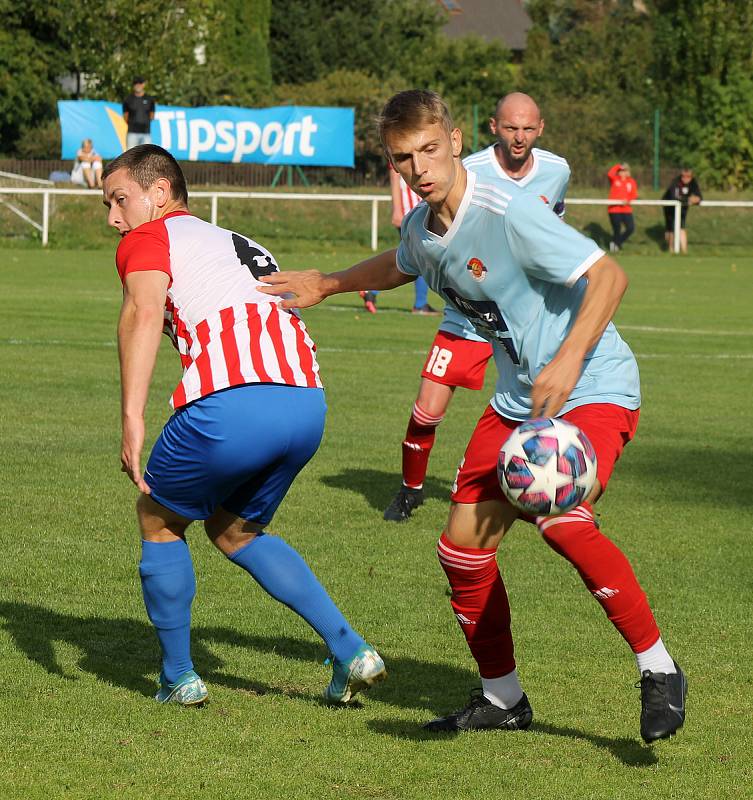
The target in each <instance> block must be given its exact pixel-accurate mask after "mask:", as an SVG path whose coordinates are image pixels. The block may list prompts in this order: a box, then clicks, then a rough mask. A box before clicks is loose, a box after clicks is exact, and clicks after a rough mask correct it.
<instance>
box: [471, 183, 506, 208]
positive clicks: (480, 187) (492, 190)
mask: <svg viewBox="0 0 753 800" xmlns="http://www.w3.org/2000/svg"><path fill="white" fill-rule="evenodd" d="M474 191H476V192H479V191H484V192H486V193H487V194H492V195H495V196H496V197H497V199H499V200H502V201H504V202H505V203H509V202H510V200H512V195H511V194H507V192H503V191H502V190H501V189H500V188H499V187H498V186H494V185H493V184H491V183H482V182H481V181H478V182H477V183H476V185H475V187H474Z"/></svg>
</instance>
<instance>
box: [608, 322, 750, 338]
mask: <svg viewBox="0 0 753 800" xmlns="http://www.w3.org/2000/svg"><path fill="white" fill-rule="evenodd" d="M617 330H620V331H639V332H641V333H676V334H679V335H681V336H753V331H706V330H700V329H698V328H654V327H652V326H651V325H623V324H621V323H620V324H618V325H617Z"/></svg>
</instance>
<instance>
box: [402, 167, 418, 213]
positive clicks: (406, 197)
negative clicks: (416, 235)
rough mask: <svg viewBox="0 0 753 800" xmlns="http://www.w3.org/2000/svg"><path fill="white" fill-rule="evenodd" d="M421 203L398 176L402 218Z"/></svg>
mask: <svg viewBox="0 0 753 800" xmlns="http://www.w3.org/2000/svg"><path fill="white" fill-rule="evenodd" d="M420 202H421V198H420V197H419V196H418V195H417V194H416V193H415V192H414V191H413V189H411V188H410V186H408V184H407V183H406V182H405V181H404V180H403V177H402V175H401V176H400V203H401V205H402V208H403V216H405V215H406V214H407V213H408V212H409V211H410V210H411V209H412V208H415V207H416V206H417V205H418V204H419V203H420Z"/></svg>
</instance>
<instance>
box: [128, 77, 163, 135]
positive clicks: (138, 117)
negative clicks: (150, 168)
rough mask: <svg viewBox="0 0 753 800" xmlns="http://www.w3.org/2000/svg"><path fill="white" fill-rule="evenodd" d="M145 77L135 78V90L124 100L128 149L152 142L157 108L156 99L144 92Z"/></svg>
mask: <svg viewBox="0 0 753 800" xmlns="http://www.w3.org/2000/svg"><path fill="white" fill-rule="evenodd" d="M144 84H145V81H144V79H143V78H142V77H141V76H140V75H137V76H136V77H135V78H134V79H133V91H132V92H131V94H129V95H128V97H126V99H125V100H123V119H124V120H125V121H126V124H127V125H128V135H127V136H126V150H130V149H131V148H132V147H135V146H136V145H137V144H151V142H152V135H151V133H150V130H151V122H152V120H153V119H154V111H155V109H156V108H157V105H156V103H155V100H154V98H153V97H151V96H150V95H148V94H145V93H144Z"/></svg>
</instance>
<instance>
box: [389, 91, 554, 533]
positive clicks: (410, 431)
mask: <svg viewBox="0 0 753 800" xmlns="http://www.w3.org/2000/svg"><path fill="white" fill-rule="evenodd" d="M489 127H490V129H491V132H492V133H493V134H494V135H495V136H496V137H497V141H496V142H495V143H494V144H492V145H490V146H489V147H487V148H485V149H484V150H481V151H479V152H478V153H474V154H473V155H470V156H468V157H467V158H466V159H465V160H464V161H463V164H464V165H465V167H466V169H469V170H471V171H472V172H474V173H476V174H477V175H478V176H479V177H482V178H491V179H493V180H499V181H501V182H502V183H503V185H504V187H505V190H506V191H509V192H516V191H530V192H535V193H536V194H538V195H540V196H541V197H543V198H545V199H546V202H547V203H549V204H550V205H551V206H552V208H553V209H554V210H555V211H556V213H557V214H559V215H560V216H563V215H564V212H565V204H564V201H565V194H566V192H567V186H568V183H569V181H570V167H569V165H568V163H567V161H566V160H565V159H564V158H561V157H560V156H558V155H555V154H554V153H549V152H548V151H546V150H541V149H540V148H538V147H534V145H535V144H536V141H537V140H538V138H539V137H540V136H541V134H542V133H543V131H544V120H543V118H542V116H541V111H540V110H539V107H538V105H537V104H536V102H535V101H534V100H533V98H532V97H530V96H529V95H527V94H523V93H522V92H513V93H511V94H508V95H505V97H503V98H501V99H500V100H499V102H498V103H497V107H496V109H495V111H494V116H493V117H491V118H490V119H489ZM491 357H492V347H491V345H490V344H489V342H488V341H487V340H486V339H484V338H483V337H481V336H479V335H478V333H477V332H476V329H475V328H474V327H473V324H472V323H471V322H470V320H468V319H467V318H466V317H465V316H463V314H461V313H460V312H459V311H458V310H457V309H456V308H455V307H454V306H453V305H452V304H451V303H447V304H446V305H445V308H444V316H443V319H442V322H441V323H440V325H439V330H438V331H437V334H436V336H435V337H434V341H433V342H432V343H431V347H430V348H429V353H428V354H427V356H426V361H425V362H424V367H423V370H422V372H421V383H420V385H419V389H418V396H417V397H416V400H415V402H414V403H413V409H412V411H411V416H410V419H409V420H408V428H407V430H406V432H405V438H404V439H403V445H402V451H403V452H402V478H403V479H402V482H401V485H400V488H399V489H398V491H397V494H396V495H395V497H394V498H393V499H392V501H391V502H390V504H389V505H388V506H387V508H386V509H385V511H384V519H386V520H388V521H392V522H405V521H407V520H408V519H409V518H410V516H411V515H412V513H413V511H414V510H415V509H416V508H417V507H418V506H420V505H422V504H423V502H424V489H423V485H424V480H425V479H426V473H427V471H428V468H429V457H430V456H431V450H432V448H433V447H434V441H435V438H436V431H437V427H438V426H439V424H440V423H441V422H442V420H443V419H444V416H445V414H446V413H447V409H448V408H449V406H450V401H451V400H452V398H453V395H454V393H455V389H456V388H457V387H459V386H460V387H463V388H466V389H474V390H478V389H481V388H482V387H483V385H484V375H485V373H486V365H487V363H488V361H489V359H490V358H491Z"/></svg>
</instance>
